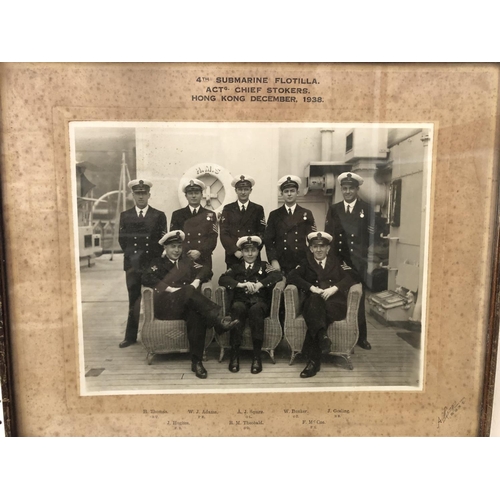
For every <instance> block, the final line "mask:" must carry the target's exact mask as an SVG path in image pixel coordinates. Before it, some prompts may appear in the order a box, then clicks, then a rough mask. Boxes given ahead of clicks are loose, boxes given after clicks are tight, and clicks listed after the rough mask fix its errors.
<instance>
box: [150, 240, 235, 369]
mask: <svg viewBox="0 0 500 500" xmlns="http://www.w3.org/2000/svg"><path fill="white" fill-rule="evenodd" d="M184 239H185V234H184V233H183V232H182V231H170V232H168V233H167V234H166V235H165V236H163V238H161V240H160V241H159V243H160V245H164V248H165V250H164V252H163V255H162V257H157V258H156V259H154V260H153V261H152V262H151V264H150V266H149V268H148V270H147V271H146V272H145V273H144V275H143V278H142V284H143V285H144V286H148V287H151V288H153V289H154V292H155V293H154V296H153V307H154V314H155V317H156V318H158V319H164V320H173V319H183V320H185V321H186V328H187V336H188V341H189V350H190V351H191V370H192V371H193V372H194V374H195V375H196V376H197V377H198V378H201V379H205V378H207V370H206V369H205V367H204V366H203V363H202V359H203V350H204V348H205V336H206V332H207V327H215V329H216V332H217V333H218V334H220V333H221V332H222V331H224V330H229V329H231V328H233V327H234V326H236V325H237V324H238V321H231V318H230V317H229V316H226V317H223V316H222V315H221V314H220V311H221V306H218V305H217V304H216V303H215V302H212V301H211V300H210V299H208V298H207V297H205V296H204V295H203V294H202V293H201V292H200V285H201V284H202V283H203V282H205V281H208V280H209V279H210V278H211V277H212V271H211V270H210V269H208V268H207V267H205V266H202V265H200V264H197V263H195V262H193V260H191V259H190V258H182V249H183V242H184Z"/></svg>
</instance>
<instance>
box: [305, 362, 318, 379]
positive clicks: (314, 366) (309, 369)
mask: <svg viewBox="0 0 500 500" xmlns="http://www.w3.org/2000/svg"><path fill="white" fill-rule="evenodd" d="M320 368H321V363H320V362H319V361H313V360H312V359H310V360H309V361H308V362H307V365H306V367H305V368H304V369H303V370H302V371H301V372H300V378H309V377H314V375H316V373H318V372H319V370H320Z"/></svg>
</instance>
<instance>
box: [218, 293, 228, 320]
mask: <svg viewBox="0 0 500 500" xmlns="http://www.w3.org/2000/svg"><path fill="white" fill-rule="evenodd" d="M227 302H228V296H227V290H226V288H225V287H223V286H218V287H217V288H216V289H215V303H216V304H217V305H219V306H222V311H221V314H222V315H223V316H226V314H227V312H226V311H227Z"/></svg>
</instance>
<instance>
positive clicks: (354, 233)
mask: <svg viewBox="0 0 500 500" xmlns="http://www.w3.org/2000/svg"><path fill="white" fill-rule="evenodd" d="M325 231H326V232H328V233H330V234H331V235H333V237H334V242H333V244H332V250H335V253H336V255H337V256H338V257H339V259H341V260H343V261H344V262H345V263H346V264H347V265H348V266H350V267H351V268H352V271H351V273H352V274H353V276H354V277H355V278H357V279H358V280H359V281H360V282H361V283H363V290H364V283H365V282H366V274H367V270H368V247H369V246H370V244H371V243H372V241H373V235H374V223H373V210H372V208H371V206H370V205H369V204H368V203H366V202H364V201H363V200H361V199H360V198H358V199H357V201H356V204H355V205H354V208H353V210H352V213H350V214H348V213H346V210H345V205H344V202H343V201H341V202H340V203H335V204H334V205H332V206H331V207H330V208H329V210H328V213H327V215H326V222H325ZM358 324H359V341H358V342H363V341H366V339H367V326H366V313H365V295H364V293H363V296H362V298H361V302H360V305H359V311H358Z"/></svg>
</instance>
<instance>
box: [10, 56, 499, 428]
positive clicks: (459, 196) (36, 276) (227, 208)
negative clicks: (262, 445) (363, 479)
mask: <svg viewBox="0 0 500 500" xmlns="http://www.w3.org/2000/svg"><path fill="white" fill-rule="evenodd" d="M498 72H499V67H498V66H497V65H457V66H440V65H429V66H427V65H335V64H300V65H299V64H279V65H270V64H222V65H216V64H213V65H212V64H152V65H149V64H140V65H134V64H123V65H121V64H120V65H92V64H65V65H51V64H5V65H3V66H2V67H1V77H2V86H1V88H2V103H3V111H2V129H1V130H2V135H1V137H0V140H1V142H2V150H3V152H4V155H3V162H2V163H3V164H2V172H1V174H2V178H1V184H2V196H3V224H4V230H3V231H4V236H5V238H4V240H3V241H4V246H5V262H6V267H5V269H4V272H3V274H2V279H3V284H4V293H3V295H2V299H3V300H2V306H3V307H4V309H3V315H4V318H5V322H4V325H5V326H4V328H3V330H2V333H3V334H4V337H3V338H4V345H3V349H4V351H3V352H4V353H5V354H6V356H5V359H6V360H7V362H6V363H4V367H5V369H4V372H3V384H4V385H2V389H4V387H5V388H7V390H8V391H10V392H9V394H13V397H12V398H11V397H10V396H9V398H8V402H9V401H12V402H13V403H15V406H14V405H13V404H11V405H7V407H6V408H7V411H10V412H11V414H12V416H11V419H12V424H13V425H12V430H11V433H12V434H19V435H40V436H54V435H143V436H214V435H219V436H361V435H364V436H382V435H408V436H410V435H436V436H452V435H454V436H473V435H485V434H487V433H488V429H489V421H490V418H491V404H492V392H493V380H494V377H493V375H492V373H494V368H495V363H496V361H495V358H496V345H497V337H498V335H497V332H498V318H497V313H496V311H497V308H496V302H497V300H498V293H497V285H496V283H497V275H498V273H497V267H496V266H497V255H498V241H497V240H498V231H497V198H498V192H497V191H498V185H497V181H498V176H497V174H498V155H497V141H498V119H497V117H498V81H499V80H498V76H499V75H498ZM20 193H23V195H22V196H19V194H20ZM245 196H246V198H245ZM289 209H290V210H289ZM176 252H177V253H176ZM321 252H323V253H321ZM322 262H323V264H322ZM315 266H318V267H315ZM322 266H324V269H323V268H322ZM257 284H259V286H256V285H257ZM256 304H257V307H255V305H256ZM250 311H252V312H250ZM256 311H257V312H256ZM9 382H10V384H11V385H10V386H7V385H6V384H7V383H9ZM4 411H6V410H5V406H4Z"/></svg>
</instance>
